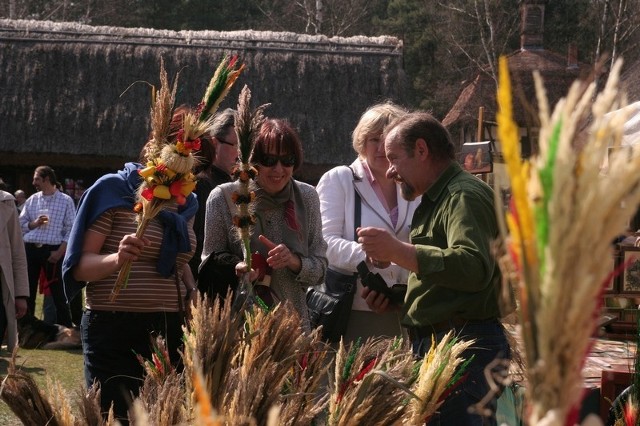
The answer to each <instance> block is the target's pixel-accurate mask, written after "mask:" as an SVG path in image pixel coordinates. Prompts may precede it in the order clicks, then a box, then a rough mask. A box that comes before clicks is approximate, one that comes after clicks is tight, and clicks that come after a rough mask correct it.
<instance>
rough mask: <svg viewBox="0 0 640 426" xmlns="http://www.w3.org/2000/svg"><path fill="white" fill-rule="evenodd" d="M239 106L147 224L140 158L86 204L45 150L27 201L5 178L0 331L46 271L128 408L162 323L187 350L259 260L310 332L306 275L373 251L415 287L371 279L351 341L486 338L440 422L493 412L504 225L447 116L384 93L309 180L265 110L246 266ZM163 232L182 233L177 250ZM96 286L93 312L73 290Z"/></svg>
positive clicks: (89, 380)
mask: <svg viewBox="0 0 640 426" xmlns="http://www.w3.org/2000/svg"><path fill="white" fill-rule="evenodd" d="M180 113H181V112H178V111H177V110H176V114H180ZM234 117H235V111H234V110H230V109H228V110H224V111H221V112H219V113H218V114H217V115H216V117H215V120H214V122H213V123H214V124H213V127H212V129H211V130H210V134H209V135H207V137H203V138H202V146H201V147H200V150H199V153H198V155H199V157H200V159H201V161H200V162H199V165H198V169H197V170H195V171H194V172H195V174H196V176H197V186H196V189H195V191H194V193H193V194H192V195H190V196H188V197H187V198H186V201H185V202H184V203H183V204H177V203H172V204H170V205H169V206H168V207H167V208H166V209H165V211H164V212H163V214H162V215H159V216H158V217H156V218H154V219H153V220H151V222H150V225H149V227H148V228H147V230H146V231H145V233H144V235H143V236H137V235H136V224H135V221H134V216H135V213H134V211H133V205H134V200H135V193H136V190H137V188H138V186H139V185H140V179H141V177H140V174H139V173H138V171H140V170H141V168H143V165H141V164H140V163H127V164H126V165H125V166H124V169H123V170H121V171H119V172H117V173H113V174H108V175H105V176H103V177H102V178H100V179H99V180H98V181H97V182H96V183H95V184H94V185H92V186H91V188H89V189H88V190H87V191H86V193H85V194H84V196H83V198H82V199H81V201H80V204H79V205H78V207H77V209H76V207H75V206H74V204H73V201H72V200H71V199H70V198H69V197H67V196H65V194H64V193H63V192H61V191H59V190H58V189H57V187H56V184H57V179H56V176H55V172H54V171H53V169H51V168H50V167H47V166H41V167H38V168H37V169H36V170H35V173H34V179H33V184H34V187H35V188H36V190H37V192H36V193H35V194H34V195H32V196H31V197H29V198H28V199H26V201H25V202H24V203H22V204H20V205H16V202H15V199H17V198H18V195H19V194H16V197H15V199H14V197H13V196H12V195H11V194H8V193H6V192H0V231H1V232H2V238H3V241H4V240H5V239H6V240H7V241H9V244H7V245H5V244H4V243H3V245H2V246H0V250H1V251H0V278H2V287H1V291H2V295H3V302H4V303H3V304H2V305H0V308H1V309H3V310H4V311H3V312H2V314H3V315H0V327H2V329H0V331H2V330H3V329H4V328H6V329H7V342H8V343H9V347H10V348H11V347H12V346H13V345H15V337H16V329H15V319H16V318H20V317H21V316H23V315H26V314H27V313H30V314H34V313H35V312H34V309H35V303H34V301H35V294H36V292H37V290H38V283H39V282H41V281H42V279H43V278H42V277H44V281H46V282H48V283H49V289H50V292H51V295H52V301H53V302H54V307H55V319H54V320H53V321H54V322H56V323H60V324H64V325H68V326H74V325H75V326H80V328H81V335H82V343H83V355H84V369H85V378H86V384H87V386H91V384H93V382H94V381H97V382H98V383H99V384H100V385H101V389H102V391H101V392H102V393H101V402H102V409H103V411H105V413H106V412H107V411H108V409H109V407H110V406H111V404H112V403H113V404H114V411H115V414H116V416H117V417H118V418H119V419H122V421H123V422H126V417H127V409H128V407H129V404H130V402H131V396H132V395H133V396H135V395H136V392H137V389H138V387H139V386H140V380H139V379H140V378H141V377H142V375H143V371H142V367H141V365H140V364H139V362H138V360H137V358H136V354H140V355H142V356H143V357H149V356H150V351H151V345H150V342H151V339H153V338H154V337H155V336H157V335H162V336H163V337H164V338H165V339H166V342H167V347H168V349H169V352H170V354H171V359H172V362H174V363H175V364H176V365H179V361H180V360H179V352H178V351H179V349H180V344H181V333H182V332H181V325H182V324H183V321H184V313H185V310H186V309H188V306H189V304H190V303H191V302H195V301H196V300H198V299H197V298H196V294H197V293H200V294H207V295H208V296H209V297H211V298H216V297H219V298H224V297H226V296H227V295H229V294H231V295H232V296H233V294H234V292H236V291H237V290H238V282H239V280H240V279H241V278H247V276H245V275H244V274H248V278H249V281H251V282H254V283H256V284H258V285H259V286H260V287H261V288H262V289H263V291H264V290H265V289H266V292H265V293H263V294H262V297H263V298H264V300H265V302H267V303H268V304H275V303H278V302H281V301H284V300H287V301H290V302H291V303H292V304H293V306H294V307H295V308H296V310H297V311H298V313H299V314H300V316H301V317H302V318H303V320H304V323H305V329H306V330H310V329H311V327H312V324H311V323H310V321H309V313H308V308H307V305H306V299H305V293H306V291H307V289H308V288H309V287H310V286H316V285H318V284H321V283H322V282H323V281H324V280H325V277H326V274H327V270H332V271H337V272H339V273H342V274H353V275H355V274H356V271H357V268H358V265H359V264H361V263H363V262H364V264H366V265H367V267H368V268H369V270H370V271H371V272H373V273H376V274H379V275H380V276H381V277H382V278H383V279H384V282H385V283H386V285H387V286H388V287H389V288H392V287H397V286H401V287H403V288H405V289H406V295H405V297H404V303H402V302H395V303H394V302H392V301H391V300H390V298H389V297H387V295H386V292H383V291H376V290H373V289H371V288H369V287H367V286H363V283H362V280H361V279H358V281H357V282H358V285H357V291H356V295H355V297H354V300H353V305H352V312H351V314H350V316H349V319H348V323H347V327H346V332H345V334H344V336H343V338H344V341H345V342H347V343H349V342H355V341H356V340H358V339H367V338H370V337H376V338H379V337H396V336H402V337H405V338H406V339H409V341H410V342H411V345H412V349H413V352H414V354H415V356H416V357H418V358H419V357H423V356H424V355H425V352H426V351H428V349H429V347H430V346H431V344H432V342H434V341H436V342H437V341H438V340H439V339H441V338H442V337H443V336H444V335H445V334H446V333H447V332H449V331H451V330H454V331H455V333H456V335H457V336H458V338H459V339H463V340H465V339H475V340H476V343H475V344H474V345H473V346H472V347H471V349H469V350H468V351H467V353H465V357H466V358H469V357H471V356H473V360H472V362H471V364H470V366H469V372H470V373H469V377H468V378H467V380H465V382H464V383H463V385H462V386H461V387H460V388H458V389H456V390H455V391H454V392H453V393H452V394H451V395H450V396H449V397H448V398H447V399H446V400H445V402H444V404H443V405H442V406H441V408H440V410H439V412H438V415H437V416H436V418H434V419H433V420H431V422H430V424H469V425H472V424H478V425H480V424H495V417H489V418H485V417H482V416H480V415H479V414H477V413H470V412H469V410H468V408H469V407H470V406H472V405H474V404H476V403H478V402H479V401H480V400H481V399H482V398H484V397H485V396H486V395H488V394H490V392H489V386H488V384H487V379H486V378H485V375H484V370H485V368H486V367H487V366H488V365H489V364H490V363H491V362H492V361H493V360H495V359H499V358H503V359H508V358H509V357H510V349H509V345H508V343H507V339H506V335H505V330H504V328H503V327H502V325H501V323H500V321H499V318H500V316H501V312H500V309H499V306H500V305H499V300H498V297H499V294H500V286H501V285H502V283H501V274H500V269H499V267H498V264H497V262H496V259H494V257H493V255H492V251H491V243H492V241H494V240H495V239H496V238H497V237H498V225H497V220H496V213H495V210H494V202H493V193H492V189H491V188H490V187H489V186H488V185H487V184H485V183H484V182H482V181H481V180H480V179H477V178H476V177H474V176H472V175H470V174H469V173H467V172H466V171H465V170H464V169H463V167H462V166H461V165H460V164H459V163H458V162H457V161H456V159H455V148H454V145H453V143H452V141H451V137H450V135H449V133H448V132H447V130H446V129H445V128H444V127H443V125H442V124H441V123H440V122H438V121H437V120H436V119H435V118H434V117H433V116H431V115H430V114H428V113H425V112H419V111H418V112H410V111H408V110H406V109H405V108H402V107H400V106H398V105H396V104H394V103H391V102H385V103H381V104H376V105H373V106H371V107H370V108H368V109H367V110H366V111H364V113H363V114H362V116H361V118H360V120H359V122H358V123H356V126H355V128H354V131H353V135H352V145H353V149H354V151H355V154H356V159H355V160H354V161H353V162H352V163H351V164H349V165H348V166H346V165H345V166H338V167H335V168H333V169H331V170H329V171H327V172H326V173H325V174H324V175H323V176H322V177H321V179H320V181H319V183H318V185H317V187H313V186H311V185H309V184H306V183H303V182H301V181H298V180H296V179H295V178H294V175H295V173H296V171H297V170H298V169H299V168H300V167H301V166H302V163H303V149H302V141H301V140H300V138H299V136H298V133H297V131H296V129H295V128H294V127H293V126H292V125H291V124H290V123H289V122H288V121H287V120H283V119H276V118H268V119H266V120H265V121H264V123H263V124H262V126H261V128H260V129H259V132H258V135H257V138H256V141H255V148H254V149H253V152H252V155H251V160H250V161H251V164H252V165H253V166H254V167H255V168H256V169H257V176H256V178H255V180H254V182H253V183H252V185H253V187H252V190H253V192H254V193H255V200H254V201H253V203H254V209H253V213H254V215H255V225H254V227H253V232H252V235H251V244H250V246H251V249H252V251H253V252H252V253H251V256H252V261H253V262H252V263H253V265H254V268H252V269H251V270H249V269H248V268H247V265H246V264H245V262H244V256H245V254H244V252H243V247H242V244H241V241H240V239H239V238H238V236H237V234H236V230H235V229H234V223H233V217H234V212H235V208H236V207H235V203H234V201H233V197H234V188H235V182H234V181H233V168H234V166H235V165H236V161H237V156H238V138H237V135H236V132H235V129H234ZM177 119H178V117H174V120H173V121H172V124H175V122H177V121H178V120H177ZM171 134H173V135H175V134H176V132H173V133H171ZM21 195H24V194H21ZM356 204H358V205H359V207H357V209H358V210H354V209H356ZM9 206H10V208H9ZM354 211H356V212H359V216H358V217H355V216H354ZM356 221H357V223H358V224H359V225H356ZM5 236H6V237H5ZM168 238H170V240H169V239H168ZM167 241H182V242H184V243H185V244H179V247H180V248H178V246H176V247H173V250H166V248H167V245H168V244H166V242H167ZM5 253H8V254H5ZM63 257H64V265H63V266H62V267H61V264H62V259H63ZM127 262H132V268H131V272H130V275H129V279H128V282H127V286H126V288H124V289H122V290H121V292H120V294H119V296H118V298H117V299H116V300H115V301H114V300H112V299H110V294H111V291H112V289H113V287H114V283H115V281H116V279H117V276H118V273H119V271H120V269H121V268H122V266H123V265H124V264H125V263H127ZM42 274H44V275H42ZM61 277H62V278H63V279H64V286H63V284H62V281H61V279H60V278H61ZM85 286H86V287H85ZM64 288H66V297H65V293H64V291H63V289H64ZM83 288H84V290H83V291H80V290H81V289H83ZM196 289H197V290H199V291H195V290H196ZM83 293H84V303H83V309H82V311H83V312H82V313H81V317H80V315H79V314H78V313H77V312H76V313H74V310H75V309H74V308H73V306H74V303H77V301H78V300H83V297H82V294H83ZM495 402H496V398H495V397H494V398H493V399H492V403H491V404H489V408H492V412H493V413H495Z"/></svg>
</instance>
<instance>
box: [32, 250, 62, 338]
mask: <svg viewBox="0 0 640 426" xmlns="http://www.w3.org/2000/svg"><path fill="white" fill-rule="evenodd" d="M59 247H60V245H48V244H34V243H26V244H25V251H26V254H27V271H28V273H29V300H28V301H27V307H28V309H29V312H30V313H31V314H33V315H35V310H36V295H37V293H38V280H39V278H40V269H42V268H44V271H45V274H46V276H47V280H48V281H49V282H50V284H49V289H50V290H51V296H52V297H53V303H54V304H55V305H56V317H57V321H56V323H57V324H60V325H64V326H65V327H72V326H73V324H72V322H71V312H70V311H69V305H68V304H67V299H66V297H65V295H64V287H63V285H62V260H60V261H58V262H56V263H51V262H49V261H48V260H47V259H49V256H50V255H51V252H52V251H55V250H57V249H58V248H59Z"/></svg>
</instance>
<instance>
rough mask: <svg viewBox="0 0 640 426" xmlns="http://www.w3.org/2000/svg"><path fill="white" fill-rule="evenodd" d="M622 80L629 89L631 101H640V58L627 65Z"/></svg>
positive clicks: (628, 94)
mask: <svg viewBox="0 0 640 426" xmlns="http://www.w3.org/2000/svg"><path fill="white" fill-rule="evenodd" d="M620 81H621V83H622V85H623V86H624V87H625V89H626V90H627V96H628V99H629V102H637V101H640V60H638V61H636V62H634V63H632V64H630V65H629V66H628V67H626V70H625V72H624V73H622V75H621V76H620Z"/></svg>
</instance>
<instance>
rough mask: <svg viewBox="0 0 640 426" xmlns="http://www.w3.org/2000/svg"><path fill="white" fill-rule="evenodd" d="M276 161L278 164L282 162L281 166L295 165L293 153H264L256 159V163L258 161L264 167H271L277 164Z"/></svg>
mask: <svg viewBox="0 0 640 426" xmlns="http://www.w3.org/2000/svg"><path fill="white" fill-rule="evenodd" d="M278 161H279V162H280V164H282V167H293V166H295V165H296V156H295V155H283V156H277V155H264V156H262V158H261V159H260V160H259V161H258V163H260V164H261V165H263V166H265V167H273V166H275V165H276V164H278Z"/></svg>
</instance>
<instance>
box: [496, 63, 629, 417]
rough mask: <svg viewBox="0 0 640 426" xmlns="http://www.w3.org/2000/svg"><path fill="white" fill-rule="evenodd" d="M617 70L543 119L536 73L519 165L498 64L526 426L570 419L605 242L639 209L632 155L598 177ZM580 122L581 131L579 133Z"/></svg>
mask: <svg viewBox="0 0 640 426" xmlns="http://www.w3.org/2000/svg"><path fill="white" fill-rule="evenodd" d="M620 67H621V62H617V63H616V65H615V66H614V67H613V68H612V70H611V73H610V76H609V79H608V81H607V84H606V86H605V88H604V89H603V90H602V91H601V92H600V93H597V94H596V86H595V83H591V84H588V85H587V84H584V83H581V82H576V83H574V85H573V86H572V87H571V89H570V91H569V93H568V95H567V97H566V98H565V99H563V100H561V101H560V102H558V104H557V105H556V106H555V109H554V110H553V113H552V114H550V113H549V107H548V104H547V102H546V97H545V94H544V89H543V88H542V82H541V80H540V78H539V76H536V86H537V93H538V99H539V100H538V104H539V105H540V122H541V130H540V153H539V155H538V156H537V157H536V158H535V159H533V160H532V161H531V162H524V163H523V162H522V161H521V158H520V154H519V145H518V138H517V126H516V125H515V123H514V122H513V120H512V118H511V99H510V82H509V77H508V71H507V66H506V60H505V59H502V60H501V76H500V89H499V103H500V113H499V115H498V124H499V134H500V139H501V142H502V147H503V153H504V156H505V160H506V163H507V169H508V171H509V177H510V179H511V184H512V194H513V195H512V209H511V211H510V212H509V215H508V217H507V223H508V225H509V236H508V239H507V241H508V243H509V249H510V253H511V255H512V261H513V263H514V265H515V269H516V270H517V272H518V286H517V287H518V293H519V294H518V299H519V302H520V321H521V325H522V327H521V330H522V335H523V342H524V347H525V357H526V364H527V371H526V376H527V382H528V386H527V391H528V398H527V400H528V403H529V406H530V409H529V413H530V414H529V418H528V422H529V424H532V425H534V424H565V423H566V422H571V421H573V419H574V417H575V416H576V415H577V409H578V407H579V403H580V398H581V395H582V392H581V388H582V375H581V370H582V366H583V363H584V359H585V357H586V355H587V353H588V350H589V345H590V336H591V335H592V333H593V331H594V329H595V327H596V318H597V316H598V313H599V309H600V306H601V300H602V298H601V296H602V291H603V286H604V284H605V282H606V279H607V276H608V274H609V273H610V271H611V266H612V263H613V262H611V261H608V260H610V259H612V245H611V241H613V239H614V238H615V237H616V236H617V235H620V234H621V233H623V232H624V230H625V227H626V223H627V221H628V219H629V217H630V216H631V215H632V213H633V212H634V211H635V209H636V206H637V205H638V204H639V203H640V173H638V170H640V150H639V149H637V148H636V147H629V148H627V149H618V150H615V151H614V152H613V153H612V154H611V156H610V168H609V171H608V173H607V174H606V175H603V174H601V173H600V164H601V163H602V160H603V158H604V156H605V155H606V153H607V149H608V147H609V146H615V145H616V144H617V143H618V142H619V140H620V135H621V134H622V124H623V123H624V120H621V119H619V118H614V119H610V118H608V116H606V113H608V112H610V111H613V110H617V109H619V108H620V107H622V106H624V104H625V99H624V95H623V94H621V93H620V92H619V90H618V75H619V71H620ZM594 97H595V100H594ZM587 122H589V123H590V126H589V129H588V133H587V134H586V135H581V134H579V131H580V129H581V127H582V126H583V125H584V124H585V123H587Z"/></svg>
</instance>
